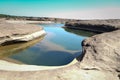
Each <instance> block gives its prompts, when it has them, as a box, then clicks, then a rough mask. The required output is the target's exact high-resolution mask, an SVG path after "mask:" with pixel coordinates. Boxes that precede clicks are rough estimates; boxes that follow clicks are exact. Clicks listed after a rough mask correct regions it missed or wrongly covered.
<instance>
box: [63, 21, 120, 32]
mask: <svg viewBox="0 0 120 80" xmlns="http://www.w3.org/2000/svg"><path fill="white" fill-rule="evenodd" d="M65 27H67V28H71V29H81V30H87V31H92V32H93V31H94V32H110V31H114V30H117V29H120V20H114V19H113V20H81V21H72V22H66V24H65Z"/></svg>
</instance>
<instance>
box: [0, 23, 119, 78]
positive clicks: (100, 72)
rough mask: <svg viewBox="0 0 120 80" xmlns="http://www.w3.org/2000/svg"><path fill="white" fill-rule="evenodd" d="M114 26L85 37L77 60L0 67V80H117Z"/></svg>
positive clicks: (116, 47) (116, 38) (117, 34)
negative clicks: (30, 67)
mask: <svg viewBox="0 0 120 80" xmlns="http://www.w3.org/2000/svg"><path fill="white" fill-rule="evenodd" d="M118 23H119V22H118ZM89 28H91V27H89ZM101 28H102V27H101ZM114 28H115V27H114ZM107 29H109V27H107ZM117 29H119V26H117V28H115V30H116V31H113V30H111V31H112V32H107V33H103V34H98V35H95V36H92V37H90V38H87V39H85V40H84V41H83V43H82V46H83V52H82V55H81V56H79V57H78V58H77V59H78V60H79V62H77V63H75V64H73V65H70V66H68V67H64V68H59V69H52V70H40V71H9V70H8V71H5V70H1V71H0V80H120V51H119V50H120V30H117ZM94 30H95V28H94Z"/></svg>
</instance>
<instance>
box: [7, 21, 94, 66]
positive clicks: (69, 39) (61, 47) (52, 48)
mask: <svg viewBox="0 0 120 80" xmlns="http://www.w3.org/2000/svg"><path fill="white" fill-rule="evenodd" d="M39 26H43V27H44V30H45V31H46V32H47V34H46V35H45V36H44V38H43V39H42V40H38V42H37V43H35V44H32V45H30V46H29V47H25V48H24V49H19V50H18V51H15V50H12V51H11V53H10V51H8V52H9V53H10V55H9V56H8V58H12V59H14V60H17V61H19V62H22V63H24V64H29V65H42V66H60V65H66V64H68V63H70V62H71V61H72V60H73V59H74V58H75V57H77V56H79V55H80V53H81V49H82V47H81V42H82V40H83V39H85V38H86V37H88V36H91V35H93V33H89V32H86V31H80V30H79V31H78V30H71V29H64V28H62V27H63V26H64V24H59V23H54V24H39ZM21 46H22V45H19V46H18V45H17V47H21ZM17 47H15V48H14V49H16V48H17ZM12 49H13V48H12Z"/></svg>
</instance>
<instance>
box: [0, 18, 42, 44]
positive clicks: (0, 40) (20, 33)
mask: <svg viewBox="0 0 120 80" xmlns="http://www.w3.org/2000/svg"><path fill="white" fill-rule="evenodd" d="M42 30H43V28H42V27H38V26H35V25H32V24H21V23H19V24H18V23H7V22H6V21H4V20H2V21H0V45H2V44H4V43H6V42H10V41H17V40H18V41H20V40H21V41H29V40H32V39H34V38H36V37H39V36H40V31H42ZM36 32H38V33H36ZM33 33H35V34H33ZM43 33H44V32H42V34H43ZM42 34H41V35H42Z"/></svg>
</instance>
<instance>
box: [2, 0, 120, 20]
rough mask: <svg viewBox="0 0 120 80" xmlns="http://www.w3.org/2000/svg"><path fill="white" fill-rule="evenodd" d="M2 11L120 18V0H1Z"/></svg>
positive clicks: (76, 17) (16, 13)
mask: <svg viewBox="0 0 120 80" xmlns="http://www.w3.org/2000/svg"><path fill="white" fill-rule="evenodd" d="M0 13H1V14H11V15H19V16H38V17H58V18H74V19H94V18H98V19H99V18H120V16H119V14H120V0H0ZM107 14H108V15H107Z"/></svg>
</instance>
